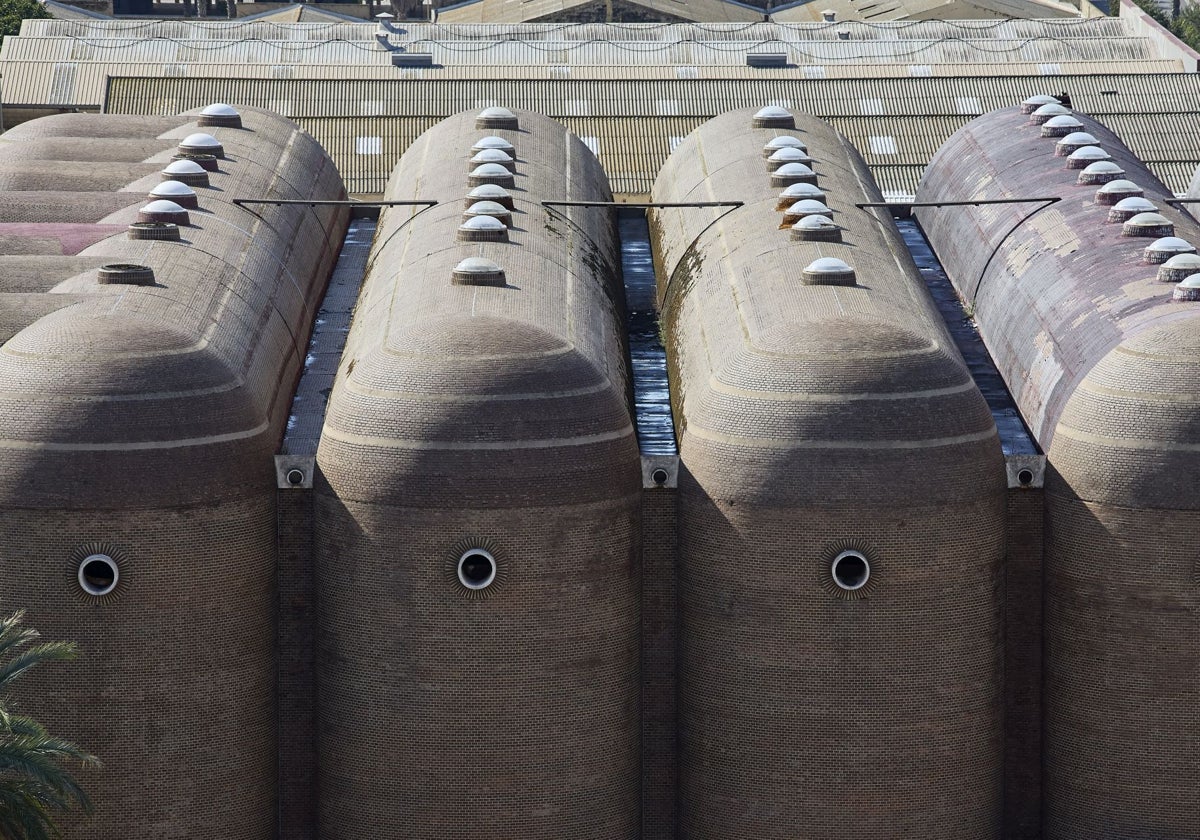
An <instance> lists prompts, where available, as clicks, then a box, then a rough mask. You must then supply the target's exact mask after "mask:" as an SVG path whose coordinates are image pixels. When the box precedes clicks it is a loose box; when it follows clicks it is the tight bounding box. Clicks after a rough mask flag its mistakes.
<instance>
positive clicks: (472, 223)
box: [458, 216, 508, 242]
mask: <svg viewBox="0 0 1200 840" xmlns="http://www.w3.org/2000/svg"><path fill="white" fill-rule="evenodd" d="M458 241H459V242H507V241H508V227H507V226H506V225H505V224H504V222H502V221H500V220H499V219H496V218H493V217H491V216H472V217H471V218H469V219H467V220H466V221H465V222H463V223H462V224H461V225H459V226H458Z"/></svg>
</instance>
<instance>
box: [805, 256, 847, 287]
mask: <svg viewBox="0 0 1200 840" xmlns="http://www.w3.org/2000/svg"><path fill="white" fill-rule="evenodd" d="M801 279H802V280H803V282H804V285H806V286H856V285H858V278H857V277H856V276H855V274H854V269H853V268H851V267H850V265H849V264H848V263H846V262H844V261H843V260H839V259H837V258H836V257H821V258H820V259H816V260H813V261H812V262H810V263H809V264H808V265H807V266H805V268H804V272H803V273H802V274H801Z"/></svg>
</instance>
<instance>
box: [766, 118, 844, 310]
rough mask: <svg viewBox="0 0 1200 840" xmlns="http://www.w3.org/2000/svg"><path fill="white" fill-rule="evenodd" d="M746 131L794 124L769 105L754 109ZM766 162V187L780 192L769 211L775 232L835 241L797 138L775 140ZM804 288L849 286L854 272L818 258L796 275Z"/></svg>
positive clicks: (837, 236)
mask: <svg viewBox="0 0 1200 840" xmlns="http://www.w3.org/2000/svg"><path fill="white" fill-rule="evenodd" d="M751 127H752V128H772V129H785V130H786V129H792V130H795V129H796V119H795V117H793V116H792V114H791V113H790V112H789V111H787V110H786V109H784V108H779V107H776V106H774V105H771V106H768V107H766V108H762V109H760V110H759V111H758V112H757V113H756V114H755V115H754V117H753V119H752V120H751ZM762 155H763V157H764V158H766V159H767V172H769V173H770V175H771V186H773V187H783V192H781V193H780V194H779V199H778V201H777V202H776V204H775V209H776V210H777V211H780V212H782V213H783V223H782V224H781V225H780V227H787V228H790V230H791V238H792V239H793V240H795V241H801V242H841V241H842V229H841V228H840V227H839V226H838V225H837V224H836V223H835V222H834V221H833V210H832V209H831V208H830V207H829V206H828V205H827V204H825V193H824V191H822V190H821V188H820V187H819V186H818V185H817V173H816V172H815V171H814V170H813V168H812V163H813V159H812V157H810V156H809V154H808V147H807V146H806V145H805V144H804V142H803V141H802V140H801V139H800V138H799V137H793V136H792V135H789V134H783V135H777V136H776V137H774V138H772V139H771V140H770V141H769V142H767V144H766V145H765V146H763V149H762ZM801 278H802V280H803V282H804V283H805V284H806V285H814V286H815V285H821V286H853V285H855V283H856V282H857V281H856V279H855V275H854V269H853V268H851V267H850V265H849V264H847V263H846V262H844V261H843V260H839V259H837V258H836V257H821V258H819V259H816V260H813V261H812V262H811V263H809V264H808V266H806V267H805V269H804V272H803V274H802V275H801Z"/></svg>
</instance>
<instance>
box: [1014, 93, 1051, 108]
mask: <svg viewBox="0 0 1200 840" xmlns="http://www.w3.org/2000/svg"><path fill="white" fill-rule="evenodd" d="M1021 104H1022V105H1037V106H1039V107H1040V106H1042V105H1057V104H1059V102H1058V100H1057V99H1055V98H1054V97H1053V96H1050V95H1049V94H1045V93H1037V94H1034V95H1033V96H1031V97H1029V98H1028V99H1026V100H1025V101H1024V102H1022V103H1021Z"/></svg>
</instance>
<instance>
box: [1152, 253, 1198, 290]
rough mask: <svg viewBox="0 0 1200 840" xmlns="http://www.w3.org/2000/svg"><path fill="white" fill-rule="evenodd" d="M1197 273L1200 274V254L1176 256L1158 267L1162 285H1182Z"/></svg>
mask: <svg viewBox="0 0 1200 840" xmlns="http://www.w3.org/2000/svg"><path fill="white" fill-rule="evenodd" d="M1196 273H1200V254H1176V255H1175V256H1173V257H1170V258H1168V259H1167V261H1166V262H1165V263H1163V264H1162V265H1160V266H1159V267H1158V279H1159V282H1161V283H1182V282H1183V281H1184V280H1186V279H1187V278H1188V277H1190V276H1191V275H1193V274H1196Z"/></svg>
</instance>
